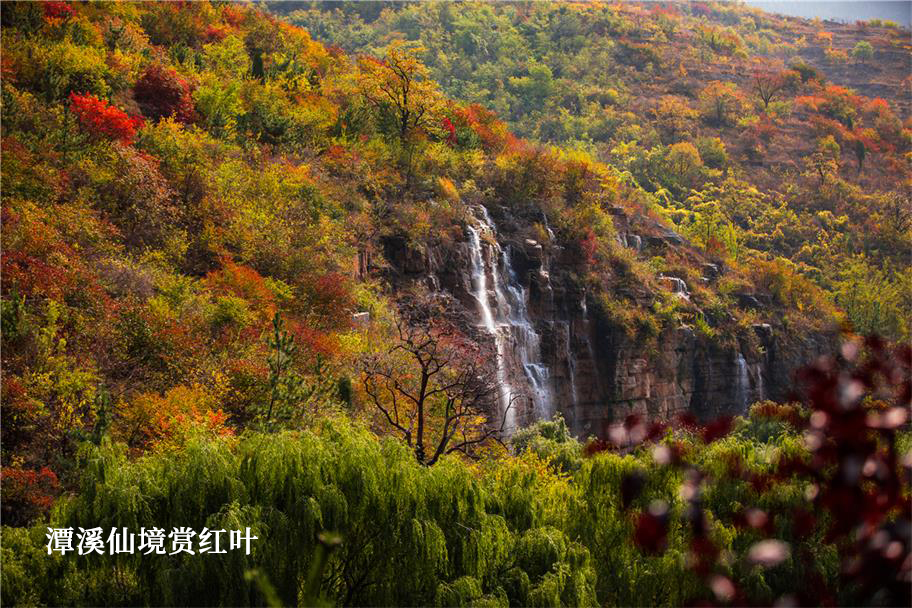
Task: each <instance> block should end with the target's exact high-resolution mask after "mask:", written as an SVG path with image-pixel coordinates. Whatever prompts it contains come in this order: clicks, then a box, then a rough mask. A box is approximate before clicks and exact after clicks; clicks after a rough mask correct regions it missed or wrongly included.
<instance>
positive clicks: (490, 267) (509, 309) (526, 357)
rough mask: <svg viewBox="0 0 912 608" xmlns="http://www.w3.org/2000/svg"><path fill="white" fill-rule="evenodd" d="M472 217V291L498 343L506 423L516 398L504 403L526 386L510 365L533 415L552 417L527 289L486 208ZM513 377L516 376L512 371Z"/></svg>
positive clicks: (512, 423)
mask: <svg viewBox="0 0 912 608" xmlns="http://www.w3.org/2000/svg"><path fill="white" fill-rule="evenodd" d="M475 220H476V221H477V222H478V225H477V227H476V226H471V225H470V226H468V227H467V230H468V233H469V248H470V254H471V265H472V291H473V295H474V296H475V299H476V300H477V301H478V307H479V310H480V312H481V321H482V326H483V327H484V328H485V330H486V331H487V332H488V333H489V334H491V336H493V338H494V342H495V344H496V347H497V360H496V363H497V381H498V385H499V390H500V402H501V409H502V412H503V411H506V416H505V427H506V428H508V429H510V430H515V429H516V412H515V409H514V408H515V403H514V407H510V408H509V409H507V408H508V406H509V404H510V403H511V401H513V400H514V399H515V397H517V396H518V395H520V394H521V393H523V392H524V391H522V390H517V389H516V387H515V386H514V385H513V384H512V382H511V374H510V369H511V368H515V367H521V368H522V371H523V374H522V376H523V378H522V379H520V380H523V379H524V384H525V385H526V387H525V388H527V389H528V396H529V397H530V398H531V400H532V405H533V410H534V414H535V416H536V417H537V418H550V417H551V415H552V414H553V412H554V399H553V394H552V389H551V378H550V371H549V369H548V367H547V366H545V365H544V364H542V361H541V350H540V338H539V335H538V333H537V332H536V331H535V328H534V326H533V325H532V321H531V320H530V318H529V311H528V307H527V305H526V291H525V290H524V289H523V288H522V286H521V285H520V283H519V280H518V278H517V277H516V274H515V272H514V271H513V267H512V265H511V264H510V256H509V253H508V252H506V251H504V250H503V249H502V248H501V247H500V245H499V244H498V243H497V229H496V227H495V225H494V222H493V221H491V218H490V216H489V215H488V211H487V209H485V208H484V207H481V206H479V207H478V208H477V215H476V216H475ZM482 236H487V237H488V238H487V239H486V241H488V242H486V243H483V242H482ZM485 246H487V247H488V248H489V249H490V252H491V253H490V255H489V256H486V255H485ZM501 268H502V270H503V272H501ZM489 274H490V279H491V285H490V287H489V286H488V275H489ZM492 292H493V298H492V297H491V296H492ZM492 301H493V306H492ZM512 380H513V381H516V380H517V379H516V378H515V377H514V378H513V379H512Z"/></svg>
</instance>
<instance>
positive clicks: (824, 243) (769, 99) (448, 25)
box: [273, 2, 912, 338]
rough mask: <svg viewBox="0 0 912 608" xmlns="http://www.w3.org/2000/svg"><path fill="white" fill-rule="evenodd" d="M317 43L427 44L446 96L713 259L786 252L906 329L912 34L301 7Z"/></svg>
mask: <svg viewBox="0 0 912 608" xmlns="http://www.w3.org/2000/svg"><path fill="white" fill-rule="evenodd" d="M273 8H274V9H275V10H276V11H280V12H282V13H283V14H284V15H285V18H286V19H287V20H289V21H290V22H292V23H295V24H299V25H302V26H304V27H306V28H308V29H309V30H310V31H311V32H312V34H313V35H314V36H315V37H317V38H318V39H323V40H326V41H328V42H330V43H331V44H334V45H339V46H341V47H343V48H345V49H346V50H348V51H351V52H359V53H360V52H363V53H373V54H377V53H382V49H383V48H384V46H385V45H387V44H388V43H389V42H390V41H391V40H395V39H404V40H409V41H415V42H416V43H420V45H421V46H422V47H423V51H422V52H421V58H422V60H423V61H424V62H425V63H426V64H427V65H428V66H429V68H430V70H431V72H430V73H431V75H432V76H433V77H434V78H435V79H436V80H438V81H439V82H440V83H441V86H442V87H443V89H444V90H445V91H446V92H447V93H449V94H450V95H453V96H454V97H456V98H458V99H463V100H465V101H468V102H478V103H481V104H483V105H485V106H486V107H489V108H491V109H494V110H495V111H497V113H498V115H499V116H501V117H502V118H503V119H505V120H506V121H507V123H508V124H509V125H510V127H511V128H512V129H513V130H515V131H516V132H518V133H520V134H522V135H526V136H529V137H531V138H533V139H537V140H540V141H552V142H559V143H563V144H569V145H571V146H573V147H579V148H582V149H586V150H588V151H590V152H591V153H592V154H593V155H594V156H596V157H597V158H599V159H601V160H604V161H605V162H608V163H610V164H611V165H613V166H615V167H618V168H620V169H622V170H626V171H628V172H629V173H630V175H631V177H632V179H634V180H635V182H636V184H638V185H639V186H641V187H642V188H643V189H644V190H645V191H646V192H647V193H648V195H649V197H648V198H649V199H650V200H651V202H652V203H653V204H654V206H655V207H656V208H657V209H658V210H659V211H660V212H661V213H662V214H663V215H664V216H665V217H666V218H668V219H669V220H671V221H673V222H674V223H675V224H676V225H677V226H678V228H679V230H681V231H682V232H684V233H685V234H688V235H689V236H691V238H692V239H693V240H694V241H696V242H697V244H698V245H701V246H702V247H703V248H705V249H706V250H707V251H709V252H711V253H715V254H717V255H727V256H730V257H734V258H740V259H741V261H745V259H746V258H749V257H760V258H764V259H773V258H775V257H777V256H782V257H784V258H786V259H788V260H790V261H791V262H792V263H794V264H795V267H796V269H797V270H798V271H799V272H801V273H802V274H803V275H804V276H807V277H809V278H811V279H812V280H814V281H815V282H816V283H817V284H818V285H820V286H821V287H823V288H824V289H826V290H827V291H828V292H830V294H831V296H832V298H833V300H834V301H836V302H837V303H838V304H839V305H840V306H841V307H842V308H844V309H845V310H846V311H847V312H848V315H849V319H850V320H851V321H852V323H853V324H854V325H855V327H856V328H857V329H858V330H859V331H863V332H878V333H881V334H885V335H889V336H891V337H893V338H908V335H909V325H908V321H907V320H908V318H909V317H910V313H912V311H910V310H909V308H908V306H907V304H906V302H907V301H908V299H907V298H904V297H903V294H907V293H909V291H910V289H912V284H910V272H909V258H910V254H912V240H910V226H912V222H910V214H909V208H910V206H912V202H910V199H909V187H910V183H909V167H908V153H909V151H910V149H912V148H910V142H912V139H910V134H912V131H910V129H909V120H910V97H909V93H908V91H909V85H910V81H909V74H910V67H912V64H910V46H909V44H908V39H909V33H908V31H907V30H904V29H900V28H898V27H896V26H895V24H890V23H884V22H880V21H871V22H868V23H864V22H859V23H857V24H852V25H845V24H837V23H829V22H826V23H824V22H820V21H808V20H803V19H797V18H785V17H780V16H775V15H770V14H767V13H763V12H762V11H759V10H756V9H751V8H748V7H745V6H743V5H738V4H733V3H700V2H694V3H665V4H662V3H644V4H638V3H623V4H621V3H618V4H609V3H598V2H594V3H593V2H586V3H575V2H568V3H502V4H486V3H472V2H468V3H405V4H401V3H387V4H377V3H373V4H372V5H370V6H369V7H366V6H365V7H361V6H357V5H337V4H334V3H325V4H323V3H291V4H285V3H283V4H281V5H276V6H274V7H273Z"/></svg>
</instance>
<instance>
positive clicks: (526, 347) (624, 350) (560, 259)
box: [384, 207, 836, 436]
mask: <svg viewBox="0 0 912 608" xmlns="http://www.w3.org/2000/svg"><path fill="white" fill-rule="evenodd" d="M479 209H481V213H483V216H480V213H479V212H474V213H475V216H473V217H472V218H469V219H468V221H467V227H466V239H465V241H463V242H458V243H454V244H452V245H447V246H442V245H437V246H427V247H424V248H421V249H414V248H410V247H408V246H407V245H406V244H405V242H404V241H401V240H397V239H388V240H386V241H385V242H384V254H385V257H386V258H387V260H388V261H389V262H390V264H391V266H392V269H393V274H394V275H395V278H394V281H393V284H394V285H399V286H402V285H405V284H408V283H422V284H424V285H425V286H427V287H428V288H429V289H432V290H445V291H447V292H449V293H451V294H452V295H454V296H455V297H456V298H457V299H458V300H459V301H461V302H462V304H463V305H464V306H465V307H466V309H467V310H468V311H470V312H472V311H473V312H474V313H475V314H474V317H471V318H476V319H478V325H479V326H481V327H482V328H485V327H486V328H487V331H486V332H484V335H487V336H488V337H489V339H491V340H492V343H493V344H494V346H495V348H494V351H495V352H496V353H497V361H496V364H497V365H498V369H499V371H500V378H501V384H502V386H501V391H502V392H501V398H500V401H501V402H500V409H501V411H502V412H503V410H504V404H505V402H508V401H510V397H509V396H507V395H512V396H513V400H512V407H511V408H510V411H509V412H508V415H507V419H508V427H514V428H515V427H516V426H522V425H524V424H528V423H529V422H530V421H532V420H535V419H537V418H542V417H550V416H551V415H553V413H555V412H558V411H559V412H561V413H562V414H563V415H564V417H565V419H566V420H567V422H568V424H569V425H570V426H571V428H572V429H573V430H574V432H576V433H577V434H578V435H580V436H587V435H596V436H604V435H605V434H606V433H607V429H608V426H609V425H610V424H611V423H613V422H616V421H621V420H624V418H625V417H627V416H628V415H631V414H637V415H640V416H643V417H645V418H647V419H650V420H658V419H669V418H671V417H673V416H675V415H677V414H681V413H684V412H690V413H692V414H693V415H695V416H696V417H697V419H699V420H703V421H706V420H711V419H714V418H716V417H718V416H720V415H735V414H741V413H744V412H745V411H746V409H747V408H748V407H749V405H750V404H751V403H753V402H755V401H758V400H761V399H773V400H784V399H786V398H787V396H788V393H789V390H790V387H791V385H792V379H793V375H794V372H795V370H796V369H797V368H798V367H800V366H801V365H803V364H805V363H807V362H809V361H812V360H813V359H814V358H816V357H817V356H819V355H820V354H823V353H825V352H832V349H833V347H834V346H835V338H836V336H835V334H828V333H821V334H815V335H808V336H793V335H788V334H787V332H786V331H785V329H784V328H783V327H782V326H781V324H780V323H778V321H777V315H776V314H775V311H774V310H773V309H772V308H771V306H770V298H769V297H768V296H765V295H764V294H762V293H756V294H742V295H740V296H739V300H740V301H741V304H743V305H744V306H747V307H751V308H755V309H756V311H757V313H758V314H759V315H760V316H761V317H764V321H763V322H760V323H756V324H754V325H752V326H751V327H750V330H749V331H748V332H746V335H742V336H740V337H737V338H735V337H733V336H728V338H729V339H727V340H720V339H710V338H707V337H706V336H704V335H703V334H699V333H697V332H695V331H694V329H693V328H691V327H690V326H688V325H680V326H678V327H669V328H665V329H664V330H663V331H662V332H661V333H660V334H659V335H658V336H657V337H656V338H655V339H654V340H651V341H649V342H648V343H647V342H646V341H643V340H640V339H637V338H632V337H630V336H629V335H628V333H627V332H625V331H624V329H623V328H621V327H618V326H617V325H615V324H613V323H612V322H611V321H610V320H608V319H606V318H604V317H603V316H601V315H600V314H599V313H598V312H596V311H597V306H595V305H594V303H595V299H594V294H591V293H587V291H586V288H585V286H583V285H582V284H581V283H580V281H579V279H578V278H577V277H579V276H581V275H582V272H581V271H582V268H581V266H580V260H579V258H578V255H576V254H573V253H572V252H570V251H569V249H568V248H566V247H564V246H562V245H561V244H560V243H559V242H557V241H555V240H554V239H552V240H551V243H550V244H545V245H542V244H540V243H538V242H536V241H534V240H531V239H527V238H524V235H526V234H528V230H527V228H528V225H529V223H530V222H531V221H538V222H543V221H544V223H545V225H547V222H546V218H544V217H535V218H517V217H515V216H513V215H512V214H510V213H509V212H507V211H505V210H503V209H499V208H495V207H492V209H491V215H492V216H493V220H492V219H491V218H490V217H489V216H488V215H487V210H484V209H483V208H479ZM479 217H480V218H481V219H479ZM615 220H616V221H615V225H616V227H617V228H618V241H619V243H621V244H623V245H625V246H628V247H631V248H635V249H638V250H642V252H643V254H644V255H648V254H650V250H651V249H652V250H661V249H663V248H667V247H686V246H687V245H686V243H685V242H684V240H683V238H682V237H680V236H679V235H677V234H675V233H674V232H671V231H668V230H667V229H664V228H662V227H661V226H659V225H658V224H654V223H653V225H651V226H648V227H647V228H646V229H645V230H644V231H643V233H637V232H636V230H642V229H643V226H642V224H638V225H637V226H636V228H634V227H633V226H631V224H630V222H629V221H628V218H627V217H626V215H624V214H623V213H622V212H621V211H619V210H616V215H615ZM647 232H648V233H647ZM704 266H705V269H706V272H705V273H704V274H706V275H709V276H706V277H704V279H702V280H704V281H707V282H708V281H712V280H715V278H717V276H713V275H717V274H718V273H720V272H723V271H721V270H720V269H719V268H718V266H717V265H714V264H711V263H706V264H704ZM660 282H665V283H667V284H668V286H669V287H670V288H671V289H672V291H673V292H675V295H676V296H678V297H682V298H687V297H688V293H687V285H686V284H685V283H684V281H682V280H681V279H678V278H675V277H663V278H661V279H660ZM631 305H634V304H632V303H631ZM486 307H487V310H485V308H486ZM486 319H487V320H486ZM742 333H744V332H742Z"/></svg>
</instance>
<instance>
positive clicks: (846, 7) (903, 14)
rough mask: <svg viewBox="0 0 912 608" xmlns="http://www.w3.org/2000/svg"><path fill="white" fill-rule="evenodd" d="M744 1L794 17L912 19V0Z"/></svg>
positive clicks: (854, 19)
mask: <svg viewBox="0 0 912 608" xmlns="http://www.w3.org/2000/svg"><path fill="white" fill-rule="evenodd" d="M745 4H747V5H749V6H755V7H757V8H759V9H762V10H764V11H767V12H770V13H781V14H783V15H791V16H794V17H806V18H808V19H813V18H814V17H820V18H821V19H830V20H833V21H844V22H849V23H852V22H854V21H858V20H864V21H867V20H869V19H884V20H889V21H895V22H896V23H899V24H900V25H904V26H905V27H909V26H910V22H912V0H892V1H884V0H880V1H879V2H860V1H858V0H841V1H831V2H820V1H819V0H792V1H791V2H787V1H784V0H746V2H745Z"/></svg>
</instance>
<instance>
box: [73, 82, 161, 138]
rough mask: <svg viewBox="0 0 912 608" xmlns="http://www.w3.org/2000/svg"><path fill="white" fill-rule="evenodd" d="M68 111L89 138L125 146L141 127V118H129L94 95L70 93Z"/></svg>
mask: <svg viewBox="0 0 912 608" xmlns="http://www.w3.org/2000/svg"><path fill="white" fill-rule="evenodd" d="M70 111H72V112H73V114H74V115H75V116H76V120H78V121H79V124H80V125H81V126H82V128H83V129H84V130H85V131H86V132H88V133H89V134H90V135H91V136H93V137H107V138H109V139H114V140H116V141H120V142H121V143H125V144H129V143H131V142H132V141H133V137H134V136H135V135H136V131H137V130H138V129H139V128H141V127H142V125H143V119H142V118H141V117H139V116H135V117H130V116H129V115H128V114H127V113H126V112H124V111H123V110H120V109H118V108H115V107H114V106H112V105H109V104H108V102H107V101H105V100H103V99H98V98H97V97H95V96H94V95H77V94H76V93H70Z"/></svg>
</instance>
